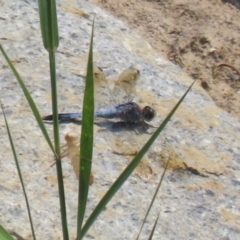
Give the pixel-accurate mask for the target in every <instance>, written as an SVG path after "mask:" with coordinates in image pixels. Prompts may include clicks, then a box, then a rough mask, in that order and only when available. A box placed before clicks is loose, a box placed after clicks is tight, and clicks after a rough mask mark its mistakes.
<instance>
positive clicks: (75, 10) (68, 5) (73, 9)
mask: <svg viewBox="0 0 240 240" xmlns="http://www.w3.org/2000/svg"><path fill="white" fill-rule="evenodd" d="M74 5H75V6H74ZM63 8H64V9H65V11H66V12H69V13H72V14H75V15H77V16H79V17H88V16H89V14H88V13H87V12H86V11H84V10H83V9H81V8H79V7H77V6H76V4H75V1H72V0H68V1H65V2H64V6H63Z"/></svg>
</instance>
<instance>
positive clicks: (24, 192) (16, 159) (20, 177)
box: [0, 101, 36, 239]
mask: <svg viewBox="0 0 240 240" xmlns="http://www.w3.org/2000/svg"><path fill="white" fill-rule="evenodd" d="M0 105H1V108H2V112H3V116H4V120H5V125H6V128H7V133H8V138H9V142H10V145H11V149H12V153H13V156H14V160H15V164H16V167H17V172H18V176H19V179H20V183H21V186H22V189H23V195H24V198H25V202H26V205H27V211H28V218H29V221H30V225H31V230H32V235H33V239H36V237H35V232H34V227H33V221H32V216H31V211H30V205H29V202H28V197H27V192H26V190H25V186H24V182H23V178H22V174H21V170H20V166H19V163H18V158H17V154H16V151H15V147H14V144H13V140H12V136H11V132H10V129H9V126H8V122H7V118H6V115H5V112H4V109H3V106H2V103H1V101H0ZM0 239H1V238H0Z"/></svg>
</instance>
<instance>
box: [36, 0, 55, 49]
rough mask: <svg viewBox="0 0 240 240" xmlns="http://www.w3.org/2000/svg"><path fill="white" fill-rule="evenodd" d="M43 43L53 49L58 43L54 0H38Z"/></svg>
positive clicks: (47, 47)
mask: <svg viewBox="0 0 240 240" xmlns="http://www.w3.org/2000/svg"><path fill="white" fill-rule="evenodd" d="M38 8H39V17H40V25H41V32H42V39H43V45H44V47H45V48H46V49H47V50H48V51H55V50H56V49H57V48H58V45H59V37H58V22H57V9H56V1H55V0H38Z"/></svg>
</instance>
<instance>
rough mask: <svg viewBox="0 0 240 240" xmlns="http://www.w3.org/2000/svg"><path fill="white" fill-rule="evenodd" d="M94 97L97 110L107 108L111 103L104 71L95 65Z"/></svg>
mask: <svg viewBox="0 0 240 240" xmlns="http://www.w3.org/2000/svg"><path fill="white" fill-rule="evenodd" d="M94 94H95V95H94V97H95V103H96V110H99V109H100V108H106V107H107V106H109V103H110V101H111V98H110V89H109V84H108V81H107V79H106V76H105V74H104V72H103V70H102V69H101V68H100V67H98V66H97V65H95V64H94Z"/></svg>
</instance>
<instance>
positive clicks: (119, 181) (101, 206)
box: [81, 81, 195, 237]
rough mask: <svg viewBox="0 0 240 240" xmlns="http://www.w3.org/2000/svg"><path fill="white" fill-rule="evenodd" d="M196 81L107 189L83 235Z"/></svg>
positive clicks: (88, 221)
mask: <svg viewBox="0 0 240 240" xmlns="http://www.w3.org/2000/svg"><path fill="white" fill-rule="evenodd" d="M194 83H195V81H194V82H193V83H192V84H191V86H190V87H189V88H188V90H187V91H186V92H185V94H184V95H183V96H182V98H181V99H180V100H179V101H178V103H177V104H176V106H175V107H174V108H173V109H172V111H171V112H170V113H169V114H168V116H167V117H166V118H165V119H164V121H163V122H162V124H161V125H160V126H159V127H158V128H157V130H156V131H155V132H154V133H153V135H152V136H151V138H150V139H149V140H148V141H147V143H146V144H145V145H144V146H143V148H142V149H141V150H140V151H139V153H138V154H137V156H136V157H135V158H134V159H133V160H132V161H131V163H130V164H129V165H128V166H127V168H126V169H125V170H124V171H123V172H122V174H121V175H120V176H119V178H118V179H117V180H116V181H115V182H114V183H113V185H112V186H111V188H110V189H109V190H108V191H107V193H106V194H105V196H104V197H103V198H102V199H101V201H100V202H99V203H98V205H97V207H96V208H95V209H94V211H93V212H92V214H91V215H90V216H89V218H88V219H87V221H86V223H85V225H84V226H83V228H82V231H81V236H82V237H83V236H84V235H85V234H86V233H87V231H88V229H89V228H90V227H91V225H92V224H93V222H94V221H95V220H96V218H97V217H98V215H99V214H100V213H101V211H103V210H104V208H105V207H106V205H107V203H108V202H109V201H110V200H111V198H112V197H113V196H114V195H115V194H116V192H117V191H118V190H119V189H120V187H121V186H122V185H123V183H124V182H125V181H126V180H127V178H128V177H129V176H130V175H131V174H132V172H133V171H134V169H135V168H136V167H137V165H138V164H139V162H140V161H141V159H142V157H143V156H144V154H145V153H146V152H147V151H148V150H149V148H150V147H151V145H152V144H153V142H154V141H155V140H156V138H157V137H158V135H159V134H160V133H161V132H162V130H163V129H164V128H165V126H166V125H167V123H168V122H169V121H170V119H171V117H172V116H173V114H174V113H175V111H176V110H177V109H178V107H179V105H180V104H181V103H182V101H183V99H184V98H185V97H186V95H187V94H188V92H189V91H190V89H191V88H192V86H193V84H194Z"/></svg>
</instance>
